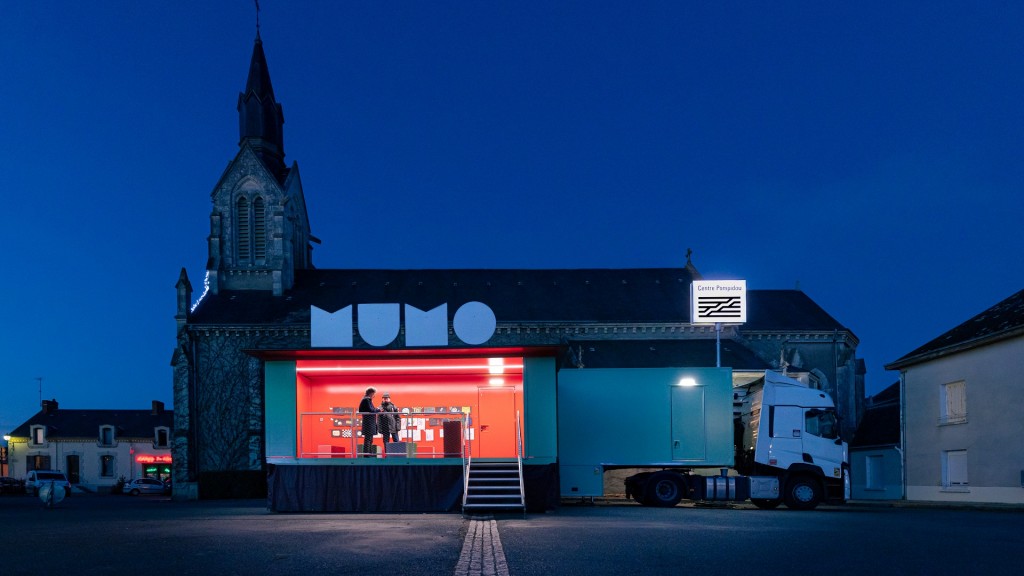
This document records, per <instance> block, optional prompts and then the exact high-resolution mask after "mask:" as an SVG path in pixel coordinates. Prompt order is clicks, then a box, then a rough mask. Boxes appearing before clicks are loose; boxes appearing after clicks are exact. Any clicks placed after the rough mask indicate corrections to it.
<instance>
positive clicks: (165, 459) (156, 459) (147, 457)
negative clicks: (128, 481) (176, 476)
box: [135, 454, 171, 464]
mask: <svg viewBox="0 0 1024 576" xmlns="http://www.w3.org/2000/svg"><path fill="white" fill-rule="evenodd" d="M135 461H136V462H138V463H139V464H170V463H171V457H170V456H153V455H151V454H139V455H138V456H136V457H135Z"/></svg>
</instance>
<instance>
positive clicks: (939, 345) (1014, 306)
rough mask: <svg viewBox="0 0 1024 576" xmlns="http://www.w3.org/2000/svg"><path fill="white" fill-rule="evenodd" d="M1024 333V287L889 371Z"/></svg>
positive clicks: (907, 355)
mask: <svg viewBox="0 0 1024 576" xmlns="http://www.w3.org/2000/svg"><path fill="white" fill-rule="evenodd" d="M1021 335H1024V290H1021V291H1020V292H1017V293H1016V294H1014V295H1013V296H1010V297H1009V298H1007V299H1005V300H1003V301H1002V302H1000V303H998V304H996V305H995V306H992V307H991V308H989V309H987V310H985V311H984V312H982V313H981V314H978V315H977V316H975V317H973V318H971V319H970V320H968V321H966V322H964V323H963V324H960V325H959V326H957V327H955V328H953V329H952V330H950V331H948V332H946V333H945V334H942V335H941V336H939V337H938V338H935V339H934V340H932V341H930V342H928V343H927V344H925V345H924V346H921V347H919V348H917V349H915V350H913V351H912V352H910V353H909V354H906V355H904V356H903V357H901V358H900V359H899V360H896V361H895V362H892V363H890V364H887V365H886V366H885V368H886V370H898V369H900V368H904V367H906V366H910V365H913V364H917V363H919V362H924V361H927V360H931V359H934V358H938V357H940V356H945V355H947V354H953V353H955V352H960V351H963V350H968V349H971V348H974V347H977V346H982V345H984V344H990V343H992V342H996V341H998V340H1003V339H1006V338H1013V337H1015V336H1021Z"/></svg>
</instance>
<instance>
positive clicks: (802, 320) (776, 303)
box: [743, 290, 850, 332]
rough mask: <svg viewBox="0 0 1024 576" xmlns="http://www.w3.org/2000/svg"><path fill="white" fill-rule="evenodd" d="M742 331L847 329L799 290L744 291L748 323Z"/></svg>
mask: <svg viewBox="0 0 1024 576" xmlns="http://www.w3.org/2000/svg"><path fill="white" fill-rule="evenodd" d="M743 330H745V331H752V330H753V331H759V330H770V331H784V332H799V331H804V330H809V331H821V330H841V331H846V332H850V330H848V329H847V328H846V327H844V326H843V325H842V324H840V323H839V322H838V321H837V320H836V319H835V318H833V317H832V316H831V315H830V314H829V313H828V312H825V310H824V309H823V308H822V307H821V306H818V304H817V302H815V301H814V300H811V298H810V296H808V295H807V294H805V293H804V292H802V291H800V290H747V323H746V324H744V325H743Z"/></svg>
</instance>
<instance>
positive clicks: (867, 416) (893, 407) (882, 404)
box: [850, 382, 900, 448]
mask: <svg viewBox="0 0 1024 576" xmlns="http://www.w3.org/2000/svg"><path fill="white" fill-rule="evenodd" d="M899 443H900V383H899V382H896V383H894V384H892V385H890V386H889V387H888V388H886V389H885V390H882V391H881V392H879V393H878V394H875V395H874V396H872V397H871V398H868V400H867V402H865V407H864V417H863V418H862V419H861V421H860V426H858V427H857V432H856V433H854V435H853V440H851V441H850V448H867V447H878V446H896V445H898V444H899Z"/></svg>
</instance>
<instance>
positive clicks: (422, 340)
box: [309, 302, 497, 348]
mask: <svg viewBox="0 0 1024 576" xmlns="http://www.w3.org/2000/svg"><path fill="white" fill-rule="evenodd" d="M309 317H310V318H309V320H310V341H311V342H310V343H311V345H312V346H313V347H314V348H351V347H352V334H353V330H352V328H353V326H356V327H357V328H358V330H359V337H360V338H362V339H363V341H364V342H366V343H367V344H369V345H370V346H387V345H388V344H391V343H392V342H394V341H395V339H396V338H398V334H399V332H400V329H401V327H402V322H403V317H404V322H405V345H406V346H447V345H448V304H447V303H445V304H441V305H440V306H438V307H436V308H434V309H432V310H420V309H419V308H416V307H415V306H410V305H408V304H355V305H349V306H345V307H344V308H342V309H341V310H338V311H336V312H326V311H324V310H321V309H320V308H317V307H316V306H310V308H309ZM357 322H358V324H357ZM496 326H497V320H496V319H495V317H494V311H492V310H491V308H490V307H489V306H488V305H486V304H484V303H482V302H466V303H465V304H463V305H462V306H459V308H458V310H456V311H455V316H454V317H453V318H452V328H453V329H454V330H455V335H456V336H457V337H458V338H459V340H462V341H463V342H465V343H466V344H471V345H475V344H483V343H484V342H487V341H488V340H490V339H491V336H494V330H495V328H496Z"/></svg>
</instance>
